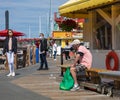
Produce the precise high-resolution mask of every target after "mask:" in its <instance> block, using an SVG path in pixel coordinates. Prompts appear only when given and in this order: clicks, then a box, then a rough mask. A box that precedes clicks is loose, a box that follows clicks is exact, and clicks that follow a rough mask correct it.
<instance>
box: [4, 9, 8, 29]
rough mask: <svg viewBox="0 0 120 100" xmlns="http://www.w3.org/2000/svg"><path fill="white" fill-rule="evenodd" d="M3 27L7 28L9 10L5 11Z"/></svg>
mask: <svg viewBox="0 0 120 100" xmlns="http://www.w3.org/2000/svg"><path fill="white" fill-rule="evenodd" d="M5 29H9V11H8V10H6V11H5Z"/></svg>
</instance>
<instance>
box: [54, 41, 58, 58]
mask: <svg viewBox="0 0 120 100" xmlns="http://www.w3.org/2000/svg"><path fill="white" fill-rule="evenodd" d="M53 56H54V60H56V56H57V44H56V42H55V40H53Z"/></svg>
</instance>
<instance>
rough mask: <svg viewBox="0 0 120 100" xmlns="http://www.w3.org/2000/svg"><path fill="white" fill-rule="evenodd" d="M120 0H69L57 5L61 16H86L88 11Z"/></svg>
mask: <svg viewBox="0 0 120 100" xmlns="http://www.w3.org/2000/svg"><path fill="white" fill-rule="evenodd" d="M117 2H120V0H69V1H68V2H66V3H65V4H63V5H61V6H60V7H59V13H60V15H61V16H65V17H70V18H87V17H88V11H89V10H92V9H96V8H100V7H104V6H107V5H111V4H114V3H117Z"/></svg>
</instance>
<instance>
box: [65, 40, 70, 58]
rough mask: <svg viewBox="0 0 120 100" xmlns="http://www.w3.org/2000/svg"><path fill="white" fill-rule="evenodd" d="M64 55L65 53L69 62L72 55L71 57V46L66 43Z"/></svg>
mask: <svg viewBox="0 0 120 100" xmlns="http://www.w3.org/2000/svg"><path fill="white" fill-rule="evenodd" d="M64 49H65V50H64V53H65V59H66V60H68V59H70V55H69V52H70V46H69V43H68V42H66V46H65V48H64Z"/></svg>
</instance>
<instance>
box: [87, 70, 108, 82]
mask: <svg viewBox="0 0 120 100" xmlns="http://www.w3.org/2000/svg"><path fill="white" fill-rule="evenodd" d="M108 71H109V70H107V69H102V68H91V69H88V70H86V75H87V77H89V78H90V81H91V83H94V84H99V83H100V82H101V77H100V75H99V74H98V73H99V72H108Z"/></svg>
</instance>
